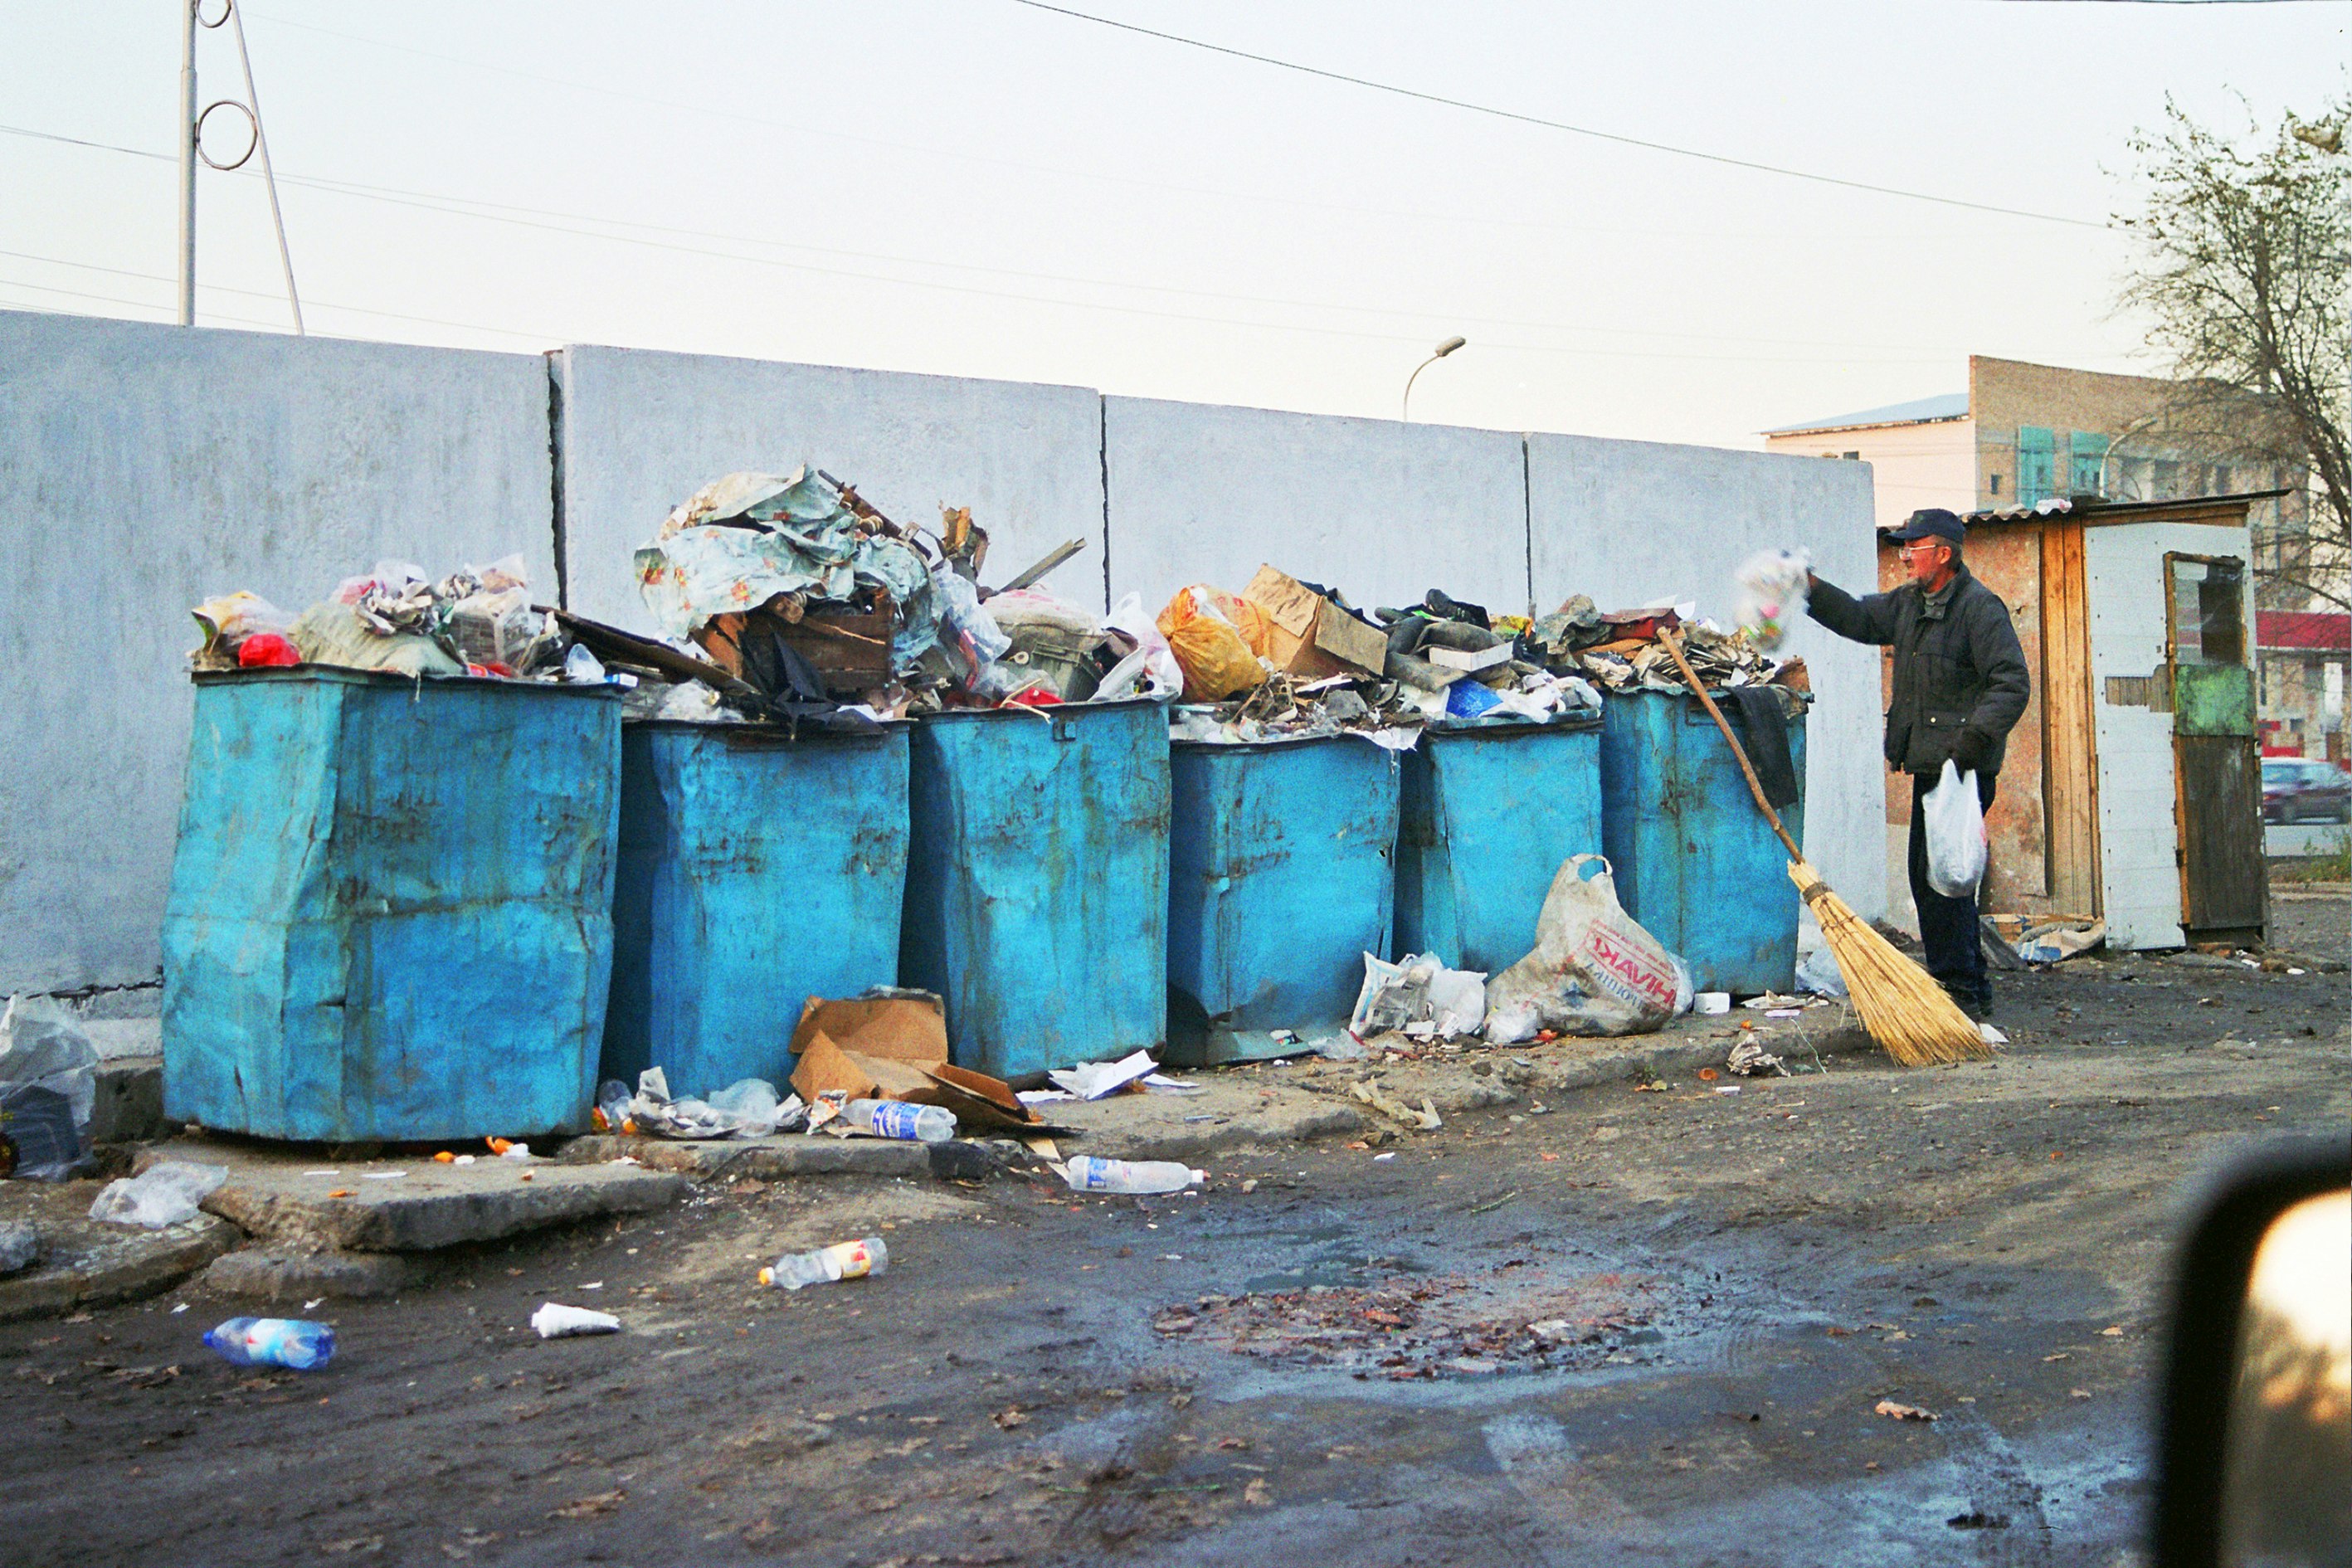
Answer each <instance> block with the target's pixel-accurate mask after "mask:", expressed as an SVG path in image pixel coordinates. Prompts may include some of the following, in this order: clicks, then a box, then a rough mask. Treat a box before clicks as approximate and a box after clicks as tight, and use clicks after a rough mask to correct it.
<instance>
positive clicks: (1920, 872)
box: [1911, 773, 1996, 1015]
mask: <svg viewBox="0 0 2352 1568" xmlns="http://www.w3.org/2000/svg"><path fill="white" fill-rule="evenodd" d="M1995 782H1996V781H1995V775H1994V774H1991V773H1979V774H1978V775H1977V799H1978V801H1979V804H1981V805H1983V806H1984V807H1985V808H1986V809H1987V810H1990V809H1991V807H1992V792H1993V784H1994V783H1995ZM1935 787H1936V781H1935V780H1934V779H1931V778H1924V777H1920V776H1918V775H1916V774H1914V775H1913V777H1912V780H1911V898H1912V900H1913V901H1914V902H1915V903H1916V904H1917V905H1918V906H1919V945H1920V946H1922V947H1924V948H1926V949H1927V973H1930V974H1932V975H1934V976H1935V977H1936V978H1937V980H1938V981H1940V982H1942V984H1943V987H1944V989H1945V990H1947V991H1948V992H1950V993H1951V994H1952V1000H1953V1001H1955V1002H1958V1004H1959V1005H1961V1006H1962V1007H1964V1008H1966V1009H1968V1010H1969V1012H1970V1013H1973V1014H1979V1015H1981V1014H1983V1013H1985V1012H1987V1011H1989V1010H1990V1008H1991V1006H1992V985H1991V983H1990V981H1988V980H1987V979H1986V978H1985V958H1984V948H1983V946H1982V944H1981V942H1980V939H1979V931H1980V929H1981V928H1979V926H1978V924H1977V900H1976V896H1975V895H1974V894H1970V895H1969V897H1967V898H1965V899H1948V898H1946V897H1944V895H1943V894H1941V893H1939V892H1937V891H1936V889H1935V888H1934V886H1933V885H1931V884H1930V883H1929V882H1928V880H1927V792H1928V791H1929V790H1931V789H1934V788H1935Z"/></svg>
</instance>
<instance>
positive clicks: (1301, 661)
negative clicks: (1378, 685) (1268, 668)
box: [1242, 565, 1388, 680]
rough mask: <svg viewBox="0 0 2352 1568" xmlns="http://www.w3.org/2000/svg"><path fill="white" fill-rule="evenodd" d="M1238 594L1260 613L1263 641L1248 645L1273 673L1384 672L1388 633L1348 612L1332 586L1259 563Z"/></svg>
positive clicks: (1306, 677)
mask: <svg viewBox="0 0 2352 1568" xmlns="http://www.w3.org/2000/svg"><path fill="white" fill-rule="evenodd" d="M1242 598H1243V600H1244V602H1245V603H1246V604H1249V605H1255V607H1256V608H1257V610H1258V611H1259V612H1260V614H1261V616H1262V617H1263V619H1262V622H1261V631H1260V637H1261V639H1262V640H1261V641H1260V642H1257V643H1254V644H1253V645H1252V646H1253V647H1254V648H1255V651H1256V652H1257V653H1259V654H1260V655H1261V656H1262V657H1264V658H1265V660H1266V662H1267V663H1268V664H1270V665H1272V666H1273V667H1274V668H1275V670H1276V672H1277V673H1279V674H1283V675H1287V676H1290V677H1292V678H1293V679H1303V680H1319V679H1323V678H1325V677H1327V676H1334V675H1344V676H1363V677H1373V678H1377V677H1379V676H1381V674H1383V673H1384V672H1385V671H1386V668H1387V664H1388V638H1387V637H1386V636H1385V635H1384V634H1383V633H1381V631H1379V630H1377V629H1376V628H1374V627H1373V626H1370V624H1369V623H1367V622H1365V621H1363V620H1361V619H1360V618H1359V617H1357V616H1355V615H1353V614H1352V613H1350V612H1349V609H1348V608H1347V606H1346V605H1344V604H1343V603H1341V602H1339V600H1338V599H1336V597H1335V596H1334V595H1332V594H1331V592H1330V590H1328V589H1325V588H1318V587H1315V586H1313V585H1312V584H1306V583H1301V582H1300V581H1298V580H1297V578H1296V577H1292V576H1289V575H1287V574H1285V573H1281V572H1277V571H1276V570H1275V569H1274V568H1273V567H1271V566H1265V565H1261V566H1260V567H1259V568H1258V569H1257V574H1256V575H1255V576H1254V577H1252V578H1251V579H1250V580H1249V585H1248V586H1247V587H1245V588H1244V589H1243V590H1242Z"/></svg>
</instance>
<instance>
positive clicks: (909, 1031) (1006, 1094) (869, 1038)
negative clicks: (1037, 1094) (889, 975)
mask: <svg viewBox="0 0 2352 1568" xmlns="http://www.w3.org/2000/svg"><path fill="white" fill-rule="evenodd" d="M793 1053H794V1054H795V1055H796V1056H798V1057H799V1058H800V1061H799V1064H798V1065H797V1066H796V1067H794V1068H793V1089H794V1090H795V1091H796V1092H798V1093H799V1095H800V1097H801V1098H802V1099H803V1100H812V1101H814V1100H815V1099H816V1097H817V1096H818V1095H820V1094H824V1093H826V1092H828V1091H831V1090H834V1089H839V1090H841V1091H843V1092H845V1093H846V1094H847V1095H848V1096H849V1097H850V1098H851V1099H853V1100H861V1099H875V1100H906V1101H908V1103H910V1104H914V1105H937V1106H940V1107H943V1108H944V1109H946V1110H951V1111H953V1112H955V1118H956V1121H957V1122H958V1123H959V1124H960V1125H961V1126H965V1127H992V1128H1008V1129H1025V1128H1031V1127H1037V1126H1041V1125H1043V1124H1044V1123H1043V1119H1042V1118H1040V1117H1039V1116H1038V1115H1037V1113H1036V1112H1034V1111H1033V1110H1030V1109H1029V1108H1028V1107H1027V1106H1025V1105H1023V1104H1022V1103H1021V1101H1020V1100H1019V1099H1018V1098H1017V1097H1016V1096H1015V1095H1014V1094H1013V1089H1012V1086H1010V1085H1009V1084H1006V1083H1005V1082H1004V1081H1003V1079H993V1078H991V1077H989V1076H988V1075H987V1074H986V1073H979V1072H973V1071H971V1070H970V1069H969V1068H959V1067H952V1066H950V1065H949V1062H948V1025H947V1013H946V1009H945V1008H944V1007H943V1005H941V1004H940V999H939V997H938V996H937V995H935V994H932V993H930V992H928V991H901V990H892V989H887V988H877V990H876V991H874V992H871V993H869V994H866V995H864V996H857V997H851V998H847V999H845V1000H838V1001H834V1000H827V999H826V998H824V997H821V996H812V997H810V998H809V999H808V1002H807V1003H806V1005H803V1007H802V1008H801V1021H800V1025H799V1026H798V1027H797V1028H795V1029H794V1030H793Z"/></svg>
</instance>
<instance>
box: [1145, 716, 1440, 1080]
mask: <svg viewBox="0 0 2352 1568" xmlns="http://www.w3.org/2000/svg"><path fill="white" fill-rule="evenodd" d="M1169 772H1170V774H1171V780H1172V782H1173V785H1174V822H1173V825H1172V826H1171V828H1170V830H1169V838H1168V1051H1167V1055H1166V1058H1164V1059H1166V1060H1168V1061H1171V1062H1176V1063H1180V1064H1182V1065H1185V1066H1208V1065H1212V1064H1214V1063H1218V1062H1229V1061H1250V1060H1255V1059H1260V1058H1267V1057H1276V1056H1285V1055H1290V1054H1294V1053H1296V1052H1297V1048H1298V1047H1297V1046H1295V1045H1288V1044H1285V1043H1281V1042H1277V1041H1276V1040H1275V1038H1274V1037H1273V1036H1272V1035H1271V1034H1270V1033H1269V1031H1271V1030H1274V1029H1294V1030H1297V1032H1298V1033H1299V1034H1300V1035H1301V1036H1311V1035H1313V1034H1329V1033H1332V1032H1334V1031H1336V1030H1339V1029H1341V1028H1344V1027H1345V1026H1347V1022H1348V1016H1349V1013H1350V1012H1352V1011H1353V1010H1354V1007H1355V1004H1356V995H1357V993H1358V992H1359V991H1360V990H1361V989H1362V986H1363V982H1364V957H1363V955H1364V954H1365V953H1367V952H1372V953H1381V952H1387V951H1388V941H1389V923H1390V922H1389V917H1390V912H1391V900H1392V897H1393V893H1394V889H1395V884H1396V868H1395V864H1394V860H1393V854H1394V850H1395V846H1396V833H1397V774H1398V768H1397V763H1396V756H1395V753H1394V752H1387V751H1383V750H1381V748H1380V747H1378V746H1374V745H1370V744H1369V743H1367V742H1364V741H1361V740H1359V739H1356V738H1354V737H1352V736H1327V737H1322V738H1319V739H1316V740H1306V741H1279V742H1264V743H1260V744H1253V745H1216V744H1210V743H1206V742H1181V741H1180V742H1176V743H1175V745H1174V747H1173V749H1172V751H1171V755H1170V758H1169Z"/></svg>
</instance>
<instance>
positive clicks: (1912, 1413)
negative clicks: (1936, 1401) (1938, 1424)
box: [1873, 1399, 1936, 1421]
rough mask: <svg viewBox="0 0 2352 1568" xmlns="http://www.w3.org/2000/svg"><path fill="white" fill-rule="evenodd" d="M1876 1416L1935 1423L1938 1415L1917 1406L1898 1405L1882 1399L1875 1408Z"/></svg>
mask: <svg viewBox="0 0 2352 1568" xmlns="http://www.w3.org/2000/svg"><path fill="white" fill-rule="evenodd" d="M1873 1411H1874V1414H1876V1415H1892V1416H1893V1417H1894V1418H1895V1420H1897V1421H1933V1420H1934V1419H1936V1413H1935V1412H1934V1411H1932V1410H1922V1409H1920V1408H1919V1407H1918V1406H1917V1405H1897V1404H1896V1403H1895V1401H1893V1400H1892V1399H1882V1400H1880V1401H1879V1402H1878V1403H1877V1405H1874V1407H1873Z"/></svg>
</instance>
